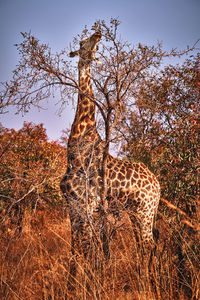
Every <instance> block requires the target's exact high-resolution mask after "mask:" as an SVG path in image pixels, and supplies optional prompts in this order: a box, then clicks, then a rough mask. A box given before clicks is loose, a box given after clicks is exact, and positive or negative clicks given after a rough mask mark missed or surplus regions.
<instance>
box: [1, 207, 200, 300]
mask: <svg viewBox="0 0 200 300" xmlns="http://www.w3.org/2000/svg"><path fill="white" fill-rule="evenodd" d="M171 221H173V220H172V219H171V220H169V219H168V218H167V217H165V216H164V214H159V216H158V220H157V222H156V227H157V228H158V230H159V232H160V236H159V240H158V243H157V249H156V252H155V254H154V255H153V256H152V259H151V264H149V265H147V264H146V262H145V260H144V255H143V252H142V251H141V250H139V249H138V248H139V247H138V246H137V242H136V239H135V235H134V234H133V231H132V228H131V225H130V223H129V221H128V219H127V218H126V216H124V218H123V221H122V222H123V224H122V225H123V226H120V227H119V230H117V232H116V235H115V236H114V237H113V239H112V241H111V256H110V260H109V261H108V262H104V264H103V268H101V269H99V270H98V269H94V268H92V267H91V266H90V265H89V264H88V262H87V261H86V260H85V259H84V258H83V257H81V256H79V257H77V258H76V262H77V265H78V268H77V275H76V278H74V289H69V288H68V279H69V266H70V261H71V260H72V254H71V251H70V222H69V218H68V216H67V215H66V214H65V213H64V211H62V210H55V209H54V210H51V211H50V210H49V209H40V210H38V211H37V212H35V213H32V214H31V213H29V212H28V211H26V212H25V215H24V219H23V230H22V232H21V235H20V236H19V235H18V234H17V232H16V228H15V225H14V224H12V222H11V220H10V219H9V218H7V219H5V220H4V223H2V224H1V247H0V251H1V255H0V268H1V269H0V270H1V277H0V298H1V299H5V300H9V299H10V300H11V299H12V300H15V299H34V300H35V299H45V300H47V299H48V300H49V299H111V300H115V299H118V300H119V299H127V300H128V299H131V300H132V299H138V300H139V299H140V300H144V299H148V300H150V299H162V300H163V299H184V300H185V299H196V300H197V299H199V298H200V268H199V266H200V261H199V259H200V257H199V256H198V252H197V250H196V249H195V248H194V244H193V243H192V241H193V242H194V237H195V239H197V242H196V243H197V244H198V239H199V236H198V234H197V233H194V235H193V236H192V234H191V236H189V238H188V240H187V241H185V243H183V241H182V238H183V237H182V236H180V234H179V233H180V232H179V230H178V225H177V226H176V229H175V230H172V226H170V222H171ZM191 232H192V231H190V233H191ZM188 234H189V233H188ZM174 241H176V243H175V242H174ZM179 242H180V247H182V248H181V250H180V249H179V246H178V245H179ZM183 245H184V249H183ZM198 245H199V244H198ZM198 245H197V246H198ZM183 254H184V255H183ZM181 255H182V256H183V257H181ZM182 260H184V261H182ZM88 271H89V272H88Z"/></svg>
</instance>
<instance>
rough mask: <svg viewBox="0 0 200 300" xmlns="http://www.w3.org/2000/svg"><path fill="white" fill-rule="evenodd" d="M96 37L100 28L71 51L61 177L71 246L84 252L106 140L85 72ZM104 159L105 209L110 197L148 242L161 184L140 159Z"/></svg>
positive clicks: (96, 201) (98, 196) (98, 193)
mask: <svg viewBox="0 0 200 300" xmlns="http://www.w3.org/2000/svg"><path fill="white" fill-rule="evenodd" d="M100 39H101V34H100V33H95V34H93V35H92V36H91V37H90V38H88V39H86V40H84V41H82V42H81V43H80V50H79V51H77V52H76V54H77V53H78V54H79V65H78V68H79V97H78V105H77V111H76V116H75V119H74V122H73V125H72V128H71V133H70V137H69V140H68V148H67V157H68V163H67V171H66V174H65V176H64V178H63V179H62V181H61V189H62V191H63V193H64V195H65V197H66V200H67V205H68V208H69V214H70V219H71V230H72V250H73V249H75V248H76V247H78V248H82V249H83V251H84V253H85V254H88V253H89V250H88V245H89V244H90V238H91V237H92V228H93V225H94V224H95V216H96V214H95V212H96V211H98V208H99V205H100V201H101V192H102V185H103V182H102V163H103V153H104V149H105V142H104V141H102V139H101V137H100V135H99V134H98V132H97V128H96V121H95V103H94V101H93V100H94V95H93V91H92V85H91V75H90V64H91V62H92V60H94V58H95V57H94V54H95V51H96V45H97V43H98V42H99V40H100ZM71 56H74V53H71ZM106 160H107V161H106V163H107V164H106V165H107V167H106V172H105V176H106V185H107V188H106V195H105V196H106V201H107V203H108V210H109V207H111V206H112V203H113V202H117V203H118V204H119V205H117V206H118V208H119V209H120V210H126V211H127V212H128V213H129V215H130V219H131V220H132V221H133V222H134V220H135V217H136V218H137V220H138V223H139V224H140V228H141V236H142V240H143V241H144V242H147V243H150V244H152V243H153V234H152V228H153V219H154V216H155V214H156V211H157V207H158V203H159V198H160V186H159V183H158V181H157V179H156V177H155V175H153V174H152V173H151V172H150V171H149V170H148V168H147V167H146V166H145V165H144V164H142V163H129V162H124V161H121V160H119V159H117V158H114V157H112V156H111V155H109V154H108V156H107V158H106ZM133 216H134V217H133ZM97 223H98V222H97ZM94 230H96V228H94Z"/></svg>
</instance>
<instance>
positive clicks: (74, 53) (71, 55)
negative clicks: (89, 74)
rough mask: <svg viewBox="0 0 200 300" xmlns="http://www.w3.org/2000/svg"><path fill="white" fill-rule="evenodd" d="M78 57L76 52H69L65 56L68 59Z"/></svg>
mask: <svg viewBox="0 0 200 300" xmlns="http://www.w3.org/2000/svg"><path fill="white" fill-rule="evenodd" d="M77 55H78V51H71V52H70V53H69V54H67V56H69V57H74V56H77Z"/></svg>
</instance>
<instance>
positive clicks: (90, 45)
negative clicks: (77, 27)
mask: <svg viewBox="0 0 200 300" xmlns="http://www.w3.org/2000/svg"><path fill="white" fill-rule="evenodd" d="M100 40H101V33H100V32H95V33H94V34H93V35H92V36H90V37H89V38H87V39H85V40H82V41H81V42H80V49H79V50H77V51H74V52H70V53H69V54H68V56H70V57H74V56H77V55H78V56H79V63H80V64H81V65H89V64H90V63H91V62H92V61H93V60H96V57H95V53H96V51H97V50H98V42H99V41H100Z"/></svg>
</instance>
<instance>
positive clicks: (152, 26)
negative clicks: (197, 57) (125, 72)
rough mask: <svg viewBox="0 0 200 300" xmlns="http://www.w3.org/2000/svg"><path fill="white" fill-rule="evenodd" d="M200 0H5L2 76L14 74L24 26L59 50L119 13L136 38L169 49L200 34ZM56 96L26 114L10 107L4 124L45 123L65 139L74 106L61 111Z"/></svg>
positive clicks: (1, 1) (0, 9)
mask: <svg viewBox="0 0 200 300" xmlns="http://www.w3.org/2000/svg"><path fill="white" fill-rule="evenodd" d="M199 16H200V0H101V1H96V0H82V1H81V0H76V1H73V0H0V41H1V42H0V81H6V80H9V79H11V76H12V70H13V69H14V68H15V66H16V64H17V59H18V57H17V51H16V48H15V47H14V46H13V45H14V44H15V43H18V42H20V41H21V36H20V32H26V31H28V32H29V31H31V32H32V34H34V35H35V36H36V37H37V38H38V39H39V40H40V41H41V42H44V43H47V44H49V46H50V47H51V48H52V50H53V51H54V52H55V51H57V52H59V51H60V50H62V49H63V48H65V47H66V46H68V45H69V43H70V42H72V40H73V37H74V36H75V35H77V34H78V33H81V31H82V30H83V28H84V26H85V25H87V26H88V28H91V26H92V24H93V23H94V22H95V21H96V20H98V19H104V20H107V21H109V20H110V18H111V17H114V18H116V17H118V18H119V20H120V21H121V22H122V23H121V26H120V34H121V36H122V38H123V40H127V41H128V42H130V43H132V44H138V43H139V42H141V43H147V44H150V45H152V44H156V42H157V40H160V41H163V46H164V48H165V49H170V48H172V47H173V48H178V49H183V48H185V47H186V46H187V45H193V44H194V43H195V41H196V40H197V39H199V38H200V17H199ZM54 101H55V100H53V99H49V101H48V103H47V105H46V110H43V111H40V112H38V111H37V110H34V109H32V110H30V112H29V113H28V114H26V115H25V116H24V117H22V116H21V115H15V114H14V112H15V111H14V110H13V109H10V111H9V113H8V114H6V115H3V116H2V115H0V122H1V123H2V124H3V126H4V127H8V128H15V129H19V128H21V127H22V125H23V122H24V121H33V122H34V123H36V124H38V123H44V127H45V128H46V129H47V134H48V136H49V137H50V139H59V137H60V136H61V132H62V129H66V128H69V126H70V124H71V123H72V121H73V117H74V110H72V107H71V106H70V105H69V106H68V107H67V108H66V110H65V111H64V112H63V113H62V115H61V116H58V115H57V114H56V111H57V110H58V107H57V106H56V105H55V102H54Z"/></svg>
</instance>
